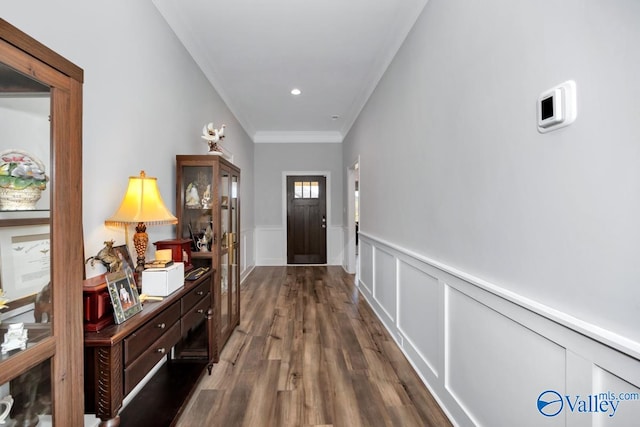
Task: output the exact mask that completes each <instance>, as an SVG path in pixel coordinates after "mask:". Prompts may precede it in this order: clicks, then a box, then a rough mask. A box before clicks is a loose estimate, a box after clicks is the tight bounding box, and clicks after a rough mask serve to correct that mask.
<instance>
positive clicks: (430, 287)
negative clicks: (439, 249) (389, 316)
mask: <svg viewBox="0 0 640 427" xmlns="http://www.w3.org/2000/svg"><path fill="white" fill-rule="evenodd" d="M398 277H399V280H398V288H399V289H398V329H399V330H400V332H401V333H402V336H403V342H404V345H405V348H406V349H407V351H408V352H409V351H410V352H414V353H415V355H412V358H413V359H414V360H416V359H417V360H416V363H422V364H424V365H425V368H427V369H428V370H429V371H430V373H431V374H432V375H433V376H434V377H438V376H439V375H440V372H439V368H440V367H441V366H442V358H441V355H442V352H441V351H439V349H440V348H442V345H443V334H442V331H443V311H442V307H443V305H442V299H443V296H444V294H443V286H442V285H441V284H440V283H439V282H438V279H436V278H435V277H433V276H431V275H429V274H428V273H427V272H425V271H422V270H420V269H419V268H417V267H415V266H413V265H412V264H411V263H408V262H405V261H401V262H400V263H399V272H398ZM415 313H421V316H416V315H415ZM434 344H435V345H434Z"/></svg>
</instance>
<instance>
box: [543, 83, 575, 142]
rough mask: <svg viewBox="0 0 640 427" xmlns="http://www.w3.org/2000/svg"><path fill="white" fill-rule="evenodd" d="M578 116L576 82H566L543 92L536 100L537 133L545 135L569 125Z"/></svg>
mask: <svg viewBox="0 0 640 427" xmlns="http://www.w3.org/2000/svg"><path fill="white" fill-rule="evenodd" d="M577 115H578V110H577V103H576V82H574V81H573V80H568V81H566V82H564V83H562V84H560V85H558V86H556V87H554V88H552V89H549V90H547V91H544V92H543V93H542V95H540V97H539V98H538V132H540V133H546V132H551V131H552V130H556V129H560V128H563V127H565V126H568V125H570V124H571V123H573V122H574V121H575V119H576V116H577Z"/></svg>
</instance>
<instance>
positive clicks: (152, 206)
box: [104, 171, 178, 277]
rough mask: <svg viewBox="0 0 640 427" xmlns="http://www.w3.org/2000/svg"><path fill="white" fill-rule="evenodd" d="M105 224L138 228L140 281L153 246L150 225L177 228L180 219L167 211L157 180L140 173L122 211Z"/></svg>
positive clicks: (131, 180)
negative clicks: (148, 245) (150, 237)
mask: <svg viewBox="0 0 640 427" xmlns="http://www.w3.org/2000/svg"><path fill="white" fill-rule="evenodd" d="M104 223H105V225H116V226H120V225H123V226H125V227H126V226H128V225H129V224H137V225H136V234H134V235H133V246H134V247H135V248H136V253H137V254H138V263H137V266H136V273H137V274H138V277H140V273H142V270H144V257H145V254H146V253H147V244H148V243H149V236H148V235H147V225H162V224H177V223H178V219H177V218H176V217H175V216H173V214H172V213H171V212H169V210H168V209H167V208H166V207H165V205H164V202H163V201H162V197H161V196H160V192H159V191H158V184H157V178H150V177H148V176H146V174H145V173H144V171H140V176H130V177H129V186H128V187H127V192H126V193H125V195H124V198H123V199H122V202H121V203H120V207H119V208H118V210H117V211H116V213H114V214H113V215H112V216H111V218H109V219H107V220H106V221H105V222H104Z"/></svg>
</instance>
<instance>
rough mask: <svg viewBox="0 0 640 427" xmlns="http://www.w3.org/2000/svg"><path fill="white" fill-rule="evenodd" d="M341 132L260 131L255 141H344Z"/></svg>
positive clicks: (325, 142) (256, 134)
mask: <svg viewBox="0 0 640 427" xmlns="http://www.w3.org/2000/svg"><path fill="white" fill-rule="evenodd" d="M343 138H344V137H343V136H342V134H341V133H340V132H333V131H332V132H315V131H313V132H295V131H291V132H289V131H287V132H278V131H260V132H256V133H255V134H254V136H253V142H255V143H256V144H258V143H324V144H327V143H342V140H343Z"/></svg>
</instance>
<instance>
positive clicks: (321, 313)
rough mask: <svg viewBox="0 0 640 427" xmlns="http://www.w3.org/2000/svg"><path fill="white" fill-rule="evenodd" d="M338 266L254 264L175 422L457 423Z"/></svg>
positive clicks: (281, 426) (263, 426)
mask: <svg viewBox="0 0 640 427" xmlns="http://www.w3.org/2000/svg"><path fill="white" fill-rule="evenodd" d="M353 282H354V279H353V275H348V274H346V273H345V272H344V270H343V269H342V268H341V267H337V266H286V267H257V268H256V269H255V270H254V271H253V272H252V273H251V274H250V276H249V277H248V278H247V279H246V280H245V282H244V284H243V289H242V296H241V298H242V299H241V302H242V309H241V322H240V326H239V327H238V328H236V331H235V332H234V333H233V335H232V336H231V338H230V339H229V342H228V343H227V344H226V346H225V347H224V349H223V351H222V353H221V357H220V362H219V363H217V364H216V365H215V366H214V368H213V371H212V373H211V375H210V376H209V375H206V373H205V375H204V377H203V378H202V380H201V381H200V383H199V385H198V387H197V389H196V390H195V392H194V394H193V396H192V398H191V399H190V401H189V403H188V405H187V407H186V408H185V411H184V413H183V414H182V416H181V418H180V420H179V422H178V426H180V427H188V426H194V427H195V426H197V427H202V426H230V427H234V426H248V427H286V426H296V427H297V426H336V427H341V426H344V427H358V426H363V427H369V426H394V427H396V426H450V425H451V424H450V423H449V421H448V420H447V418H446V416H445V415H444V414H443V412H442V410H441V409H440V407H439V406H438V404H437V403H436V402H435V400H434V399H433V397H432V396H431V395H430V394H429V392H428V390H427V389H426V387H425V386H424V385H423V384H422V382H421V381H420V379H419V378H418V376H417V374H416V373H415V371H414V370H413V368H412V367H411V365H409V363H408V362H407V360H406V359H405V357H404V355H403V354H402V352H401V351H400V350H399V348H398V347H397V345H396V344H395V342H394V341H393V340H392V339H391V337H390V336H389V334H388V333H387V331H386V330H385V329H384V327H383V326H382V324H381V323H380V321H379V320H378V319H377V318H376V317H375V315H374V314H373V312H372V311H371V309H370V308H369V306H368V304H367V302H366V301H365V300H364V299H363V298H362V297H360V296H359V294H358V292H357V289H356V288H355V286H354V283H353Z"/></svg>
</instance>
